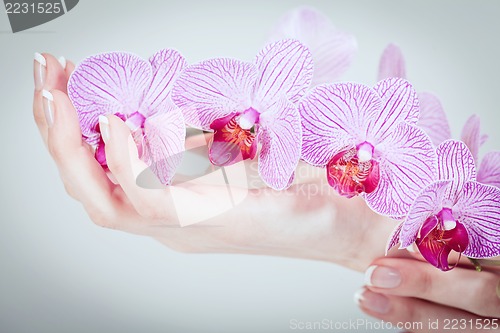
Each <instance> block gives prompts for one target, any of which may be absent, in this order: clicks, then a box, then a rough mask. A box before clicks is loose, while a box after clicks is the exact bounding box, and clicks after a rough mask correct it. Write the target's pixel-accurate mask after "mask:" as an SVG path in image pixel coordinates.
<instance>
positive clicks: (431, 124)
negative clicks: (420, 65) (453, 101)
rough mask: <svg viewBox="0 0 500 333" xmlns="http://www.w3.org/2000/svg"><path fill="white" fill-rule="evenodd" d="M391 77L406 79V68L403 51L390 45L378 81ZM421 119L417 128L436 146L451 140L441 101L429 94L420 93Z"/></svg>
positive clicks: (381, 58)
mask: <svg viewBox="0 0 500 333" xmlns="http://www.w3.org/2000/svg"><path fill="white" fill-rule="evenodd" d="M390 77H399V78H402V79H406V66H405V60H404V57H403V53H402V52H401V49H400V48H399V47H398V46H397V45H394V44H389V45H388V46H387V47H386V48H385V50H384V52H383V53H382V56H381V57H380V63H379V72H378V79H379V80H383V79H386V78H390ZM418 101H419V103H420V118H419V120H418V123H417V126H418V127H420V128H422V129H423V130H424V131H425V133H427V134H428V135H429V136H430V138H431V140H432V142H433V143H434V145H435V146H438V145H439V144H440V143H441V142H443V141H445V140H448V139H450V138H451V130H450V125H449V123H448V119H447V118H446V113H445V112H444V109H443V106H442V105H441V101H440V100H439V98H437V96H435V95H434V94H431V93H429V92H421V93H418Z"/></svg>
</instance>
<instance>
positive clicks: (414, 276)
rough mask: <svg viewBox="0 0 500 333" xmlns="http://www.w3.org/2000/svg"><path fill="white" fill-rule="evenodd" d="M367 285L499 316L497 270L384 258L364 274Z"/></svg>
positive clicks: (395, 293) (478, 312)
mask: <svg viewBox="0 0 500 333" xmlns="http://www.w3.org/2000/svg"><path fill="white" fill-rule="evenodd" d="M365 282H366V284H367V285H368V288H369V289H370V290H372V291H375V292H381V293H384V294H388V295H398V296H406V297H416V298H420V299H425V300H428V301H431V302H435V303H440V304H444V305H447V306H450V307H455V308H459V309H463V310H465V311H468V312H472V313H475V314H477V315H480V316H490V317H500V297H499V295H498V287H499V283H500V276H499V275H497V274H496V273H493V272H489V271H483V272H477V271H475V270H473V269H466V268H460V267H456V268H455V269H453V270H451V271H449V272H442V271H440V270H438V269H436V268H435V267H434V266H432V265H430V264H429V263H427V262H420V261H417V260H413V259H392V258H381V259H377V260H375V261H374V262H373V264H372V266H370V267H369V268H368V270H367V271H366V274H365Z"/></svg>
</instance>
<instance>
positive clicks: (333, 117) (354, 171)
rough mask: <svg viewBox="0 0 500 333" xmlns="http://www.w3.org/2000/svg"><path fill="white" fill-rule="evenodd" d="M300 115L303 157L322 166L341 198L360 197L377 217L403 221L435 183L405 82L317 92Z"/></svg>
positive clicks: (431, 154)
mask: <svg viewBox="0 0 500 333" xmlns="http://www.w3.org/2000/svg"><path fill="white" fill-rule="evenodd" d="M299 111H300V114H301V116H302V131H303V145H302V158H303V159H304V160H305V161H306V162H307V163H310V164H312V165H315V166H320V167H326V170H327V178H328V182H329V184H330V185H331V186H332V187H334V188H335V189H336V190H337V191H338V192H339V193H340V194H341V195H344V196H347V197H352V196H354V195H358V194H363V195H364V197H365V199H366V202H367V203H368V205H369V206H370V207H371V208H372V209H373V210H374V211H375V212H377V213H379V214H382V215H388V216H392V217H403V216H405V215H406V214H407V212H408V210H409V208H410V206H411V204H412V203H413V200H414V198H415V196H416V195H417V194H418V193H419V192H420V190H421V189H422V188H424V187H425V186H427V185H428V184H429V183H431V182H432V181H433V180H434V177H435V173H436V154H435V151H434V148H433V145H432V142H431V141H430V139H429V137H428V136H427V135H426V134H425V133H424V132H423V131H422V130H421V129H420V128H418V127H416V126H414V125H415V124H416V122H417V119H418V114H419V110H418V100H417V96H416V93H415V91H414V89H413V87H412V86H411V84H410V83H409V82H407V81H405V80H403V79H397V78H392V79H386V80H383V81H380V82H379V83H377V85H376V86H375V87H374V88H373V89H372V88H370V87H367V86H365V85H361V84H355V83H338V84H331V85H322V86H318V87H316V88H315V89H313V90H312V91H311V92H310V93H309V94H308V95H306V96H305V97H304V98H303V99H302V101H301V102H300V104H299Z"/></svg>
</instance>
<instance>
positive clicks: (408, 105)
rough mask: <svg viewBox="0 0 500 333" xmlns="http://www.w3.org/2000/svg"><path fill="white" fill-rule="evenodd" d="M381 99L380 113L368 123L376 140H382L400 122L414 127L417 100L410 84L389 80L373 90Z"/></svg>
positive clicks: (401, 80) (416, 114)
mask: <svg viewBox="0 0 500 333" xmlns="http://www.w3.org/2000/svg"><path fill="white" fill-rule="evenodd" d="M373 89H374V90H375V91H376V92H377V93H378V94H379V95H380V98H381V99H382V112H380V113H379V114H378V115H377V116H376V117H373V119H371V121H370V125H369V128H370V132H371V133H372V135H373V136H374V137H375V138H377V139H378V140H380V141H382V140H384V139H385V138H386V137H387V135H389V133H390V131H391V130H392V129H393V128H394V127H395V126H397V124H399V123H400V122H402V121H405V122H407V123H408V124H410V125H414V124H416V123H417V121H418V114H419V108H418V98H417V93H416V91H415V89H413V86H412V85H411V84H410V82H408V81H406V80H403V79H399V78H389V79H385V80H383V81H380V82H378V83H377V84H376V85H375V87H374V88H373Z"/></svg>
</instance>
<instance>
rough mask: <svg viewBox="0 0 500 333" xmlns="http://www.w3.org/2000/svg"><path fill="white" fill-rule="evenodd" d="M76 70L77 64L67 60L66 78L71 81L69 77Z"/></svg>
mask: <svg viewBox="0 0 500 333" xmlns="http://www.w3.org/2000/svg"><path fill="white" fill-rule="evenodd" d="M74 70H75V64H74V63H73V62H71V61H69V60H66V67H65V69H64V72H65V73H66V77H67V79H68V80H69V77H70V75H71V73H73V71H74Z"/></svg>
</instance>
